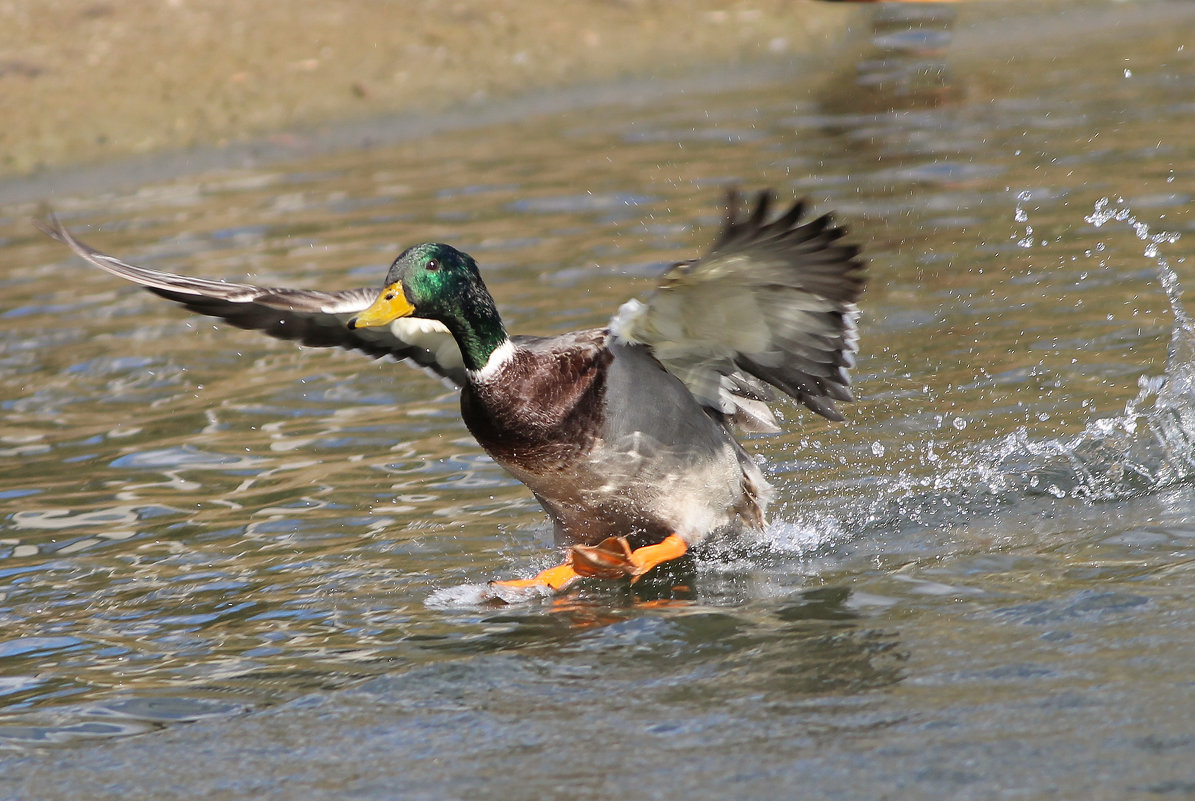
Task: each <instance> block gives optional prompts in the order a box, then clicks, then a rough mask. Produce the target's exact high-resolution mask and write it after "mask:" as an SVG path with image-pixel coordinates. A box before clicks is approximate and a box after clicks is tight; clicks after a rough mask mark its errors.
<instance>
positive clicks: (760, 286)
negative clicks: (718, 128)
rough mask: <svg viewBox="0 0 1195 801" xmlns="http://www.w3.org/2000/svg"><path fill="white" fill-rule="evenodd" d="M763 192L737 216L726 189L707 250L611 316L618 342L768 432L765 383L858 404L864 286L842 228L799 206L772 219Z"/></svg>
mask: <svg viewBox="0 0 1195 801" xmlns="http://www.w3.org/2000/svg"><path fill="white" fill-rule="evenodd" d="M771 199H772V198H771V195H770V193H768V192H761V193H760V194H759V195H758V196H757V198H756V205H755V208H754V210H750V211H749V214H748V215H747V216H746V217H745V218H742V219H740V218H739V217H738V206H739V199H738V195H737V194H736V193H734V192H731V193H730V195H729V197H728V204H729V212H728V214H727V218H726V223H725V225H724V226H723V228H722V232H721V234H720V235H719V236H718V239H717V241H715V242H714V245H713V247H712V248H711V249H710V252H709V253H707V254H706V255H705V256H704V257H702V258H700V259H698V260H696V261H692V262H686V263H682V264H677V265H675V266H673V267H672V268H671V269H670V270H669V271H668V272H667V273H666V274H665V276H664V281H663V283H662V284H661V286H660V287H659V288H657V289H656V290H655V291H654V292H652V293H651V294H650V295H649V296H648V297H647V298H646V299H645V300H644V301H642V302H641V301H638V300H631V301H628V302H627V303H625V304H623V306H622V308H621V309H619V311H618V314H616V315H615V316H614V319H613V320H612V321H611V323H610V329H611V332H612V334H613V335H614V337H615V338H617V339H620V340H622V341H625V342H628V343H633V344H640V345H643V346H646V347H648V348H651V350H652V352H653V354H654V355H655V357H656V359H658V360H659V361H660V363H661V364H663V365H664V367H665V369H667V370H668V371H669V372H670V373H672V374H673V375H675V376H676V377H677V378H679V379H680V380H681V381H683V382H684V383H685V385H686V386H688V387H689V390H690V391H691V392H692V393H693V394H694V396H696V397H697V399H698V400H699V401H700V402H701V403H703V404H705V405H706V406H708V407H710V408H713V409H717V410H719V411H721V412H723V413H724V414H727V415H729V416H730V417H731V419H733V420H734V421H735V422H737V423H739V424H740V425H742V426H743V427H744V428H746V429H747V430H753V431H769V430H770V431H775V430H776V425H775V420H774V419H773V418H772V415H771V412H770V411H769V410H768V408H767V405H766V404H767V403H768V402H769V401H771V400H773V399H774V395H773V393H772V392H771V391H770V389H769V387H775V388H777V389H779V390H781V391H782V392H784V393H785V394H787V395H790V396H792V397H793V398H795V399H796V400H798V401H800V402H801V403H803V404H805V405H806V406H808V407H809V408H810V409H812V410H813V411H815V412H817V413H818V414H820V415H822V416H823V417H827V418H829V419H831V420H841V419H843V418H842V413H841V412H839V411H838V408H837V407H836V406H835V404H834V402H835V401H851V400H854V398H853V396H852V395H851V391H850V377H849V376H848V374H847V370H848V369H850V368H851V367H853V366H854V365H855V354H856V353H857V351H858V331H857V328H856V326H855V321H856V319H857V317H858V314H859V310H858V307H856V305H855V301H857V300H858V298H859V295H860V293H861V292H862V291H863V285H864V278H863V262H862V261H861V260H860V259H859V248H857V247H855V246H853V245H845V244H842V243H840V242H839V240H840V239H841V238H842V236H843V235H844V234H845V233H846V231H845V229H843V228H841V227H839V226H837V225H835V224H834V223H833V221H832V220H831V219H830V217H829V215H825V216H822V217H818V218H817V219H814V220H810V221H807V222H802V216H803V215H804V211H805V206H804V203H802V202H797V203H794V204H793V205H792V206H791V207H789V208H788V209H787V210H786V211H784V212H783V213H782V214H780V215H779V216H778V217H776V218H775V219H773V220H770V221H769V219H768V218H769V216H770V214H769V212H770V208H771Z"/></svg>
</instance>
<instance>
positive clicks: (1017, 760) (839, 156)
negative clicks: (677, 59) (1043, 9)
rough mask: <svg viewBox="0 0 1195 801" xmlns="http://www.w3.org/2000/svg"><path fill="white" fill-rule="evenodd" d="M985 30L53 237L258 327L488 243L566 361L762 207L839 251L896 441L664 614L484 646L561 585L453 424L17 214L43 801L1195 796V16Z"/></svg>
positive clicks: (489, 270)
mask: <svg viewBox="0 0 1195 801" xmlns="http://www.w3.org/2000/svg"><path fill="white" fill-rule="evenodd" d="M1092 19H1098V20H1099V21H1100V22H1099V24H1096V23H1093V22H1092V21H1091V20H1092ZM960 20H961V21H960V23H959V24H958V25H956V30H955V32H954V36H953V39H951V38H949V36H948V35H947V38H945V39H943V36H944V34H943V33H942V27H941V25H940V21H939V22H935V23H934V25H935V26H936V27H932V29H931V30H930V31H929V33H927V34H926V35H925V36H923V37H920V38H919V37H918V36H917V35H915V34H900V33H899V31H898V32H897V33H893V31H894V30H895V29H896V28H899V26H896V28H894V27H893V23H892V21H891V20H888V19H885V20H884V21H883V26H882V28H877V38H876V41H877V42H878V43H879V44H880V45H883V46H885V47H889V48H892V47H895V49H896V50H898V51H899V53H897V54H896V55H893V53H892V52H887V53H881V54H879V55H877V54H876V53H874V52H871V51H868V52H865V53H863V54H862V55H861V56H860V58H859V61H858V67H856V66H855V65H854V64H853V63H849V64H846V65H844V66H842V68H841V70H838V69H837V68H835V70H830V69H829V68H826V69H825V71H824V72H822V73H818V74H811V73H809V72H805V73H802V74H801V75H793V76H792V77H791V78H790V79H789V80H782V81H774V82H769V83H766V84H762V85H754V86H742V87H741V88H739V89H737V90H723V91H720V92H716V93H704V92H700V91H687V92H684V93H678V94H673V95H668V96H666V97H663V98H658V99H656V100H654V101H652V102H651V103H648V104H627V105H612V106H604V107H600V108H593V109H576V110H573V111H570V112H567V113H563V114H558V115H549V116H541V117H532V118H529V119H526V120H523V121H520V122H517V123H511V124H504V125H498V126H491V127H485V128H478V129H473V130H467V131H455V132H453V131H446V132H443V133H441V134H439V135H434V136H428V137H426V138H420V139H414V140H410V141H406V142H402V143H399V144H394V145H388V146H384V147H381V146H379V147H377V148H375V149H373V150H371V151H368V152H352V153H346V154H343V155H337V156H328V157H319V158H316V159H312V160H309V161H307V162H305V163H301V164H300V163H294V162H290V163H279V164H277V165H272V166H262V167H258V168H245V169H237V170H228V171H223V172H211V173H204V174H199V175H190V176H187V177H185V178H182V179H178V180H172V181H163V182H160V183H155V184H150V185H146V186H143V187H140V188H138V189H136V190H134V191H128V192H124V191H121V192H111V193H107V194H99V195H88V196H85V197H83V196H80V197H66V198H55V199H54V202H55V205H56V207H57V209H58V210H59V213H60V215H61V216H62V217H63V219H64V220H65V221H66V222H67V223H68V224H69V225H70V226H71V227H72V228H73V229H75V230H77V231H79V232H80V233H81V234H82V235H83V236H84V238H85V239H86V240H88V241H89V242H91V243H92V244H94V245H95V246H97V247H100V248H101V249H104V250H106V251H108V252H112V253H115V254H119V255H122V256H124V257H126V258H129V259H130V260H132V261H135V262H139V263H143V264H149V265H153V266H157V267H160V268H163V269H168V270H175V271H179V272H190V273H194V274H200V275H205V276H212V277H226V278H229V279H234V280H239V279H244V278H249V279H250V280H252V281H254V282H256V283H279V284H287V285H292V286H311V287H321V288H336V287H344V286H357V285H373V284H376V283H378V281H379V280H380V279H381V277H382V274H383V273H384V271H385V266H386V265H387V264H388V262H389V261H390V259H391V258H392V257H393V255H394V254H395V253H396V252H397V250H398V249H399V248H400V247H402V246H404V245H408V244H412V243H414V242H416V241H429V240H442V241H450V242H452V243H454V244H456V245H457V246H459V247H461V248H462V249H464V250H467V251H469V252H470V253H472V254H474V255H475V256H476V257H477V258H478V260H479V261H480V262H481V264H482V266H483V270H485V272H486V276H487V281H488V283H489V285H490V287H491V289H492V290H493V291H494V294H495V295H496V297H497V300H498V302H499V305H500V307H501V308H502V309H503V310H504V313H505V315H506V317H507V321H508V324H509V325H510V327H511V328H512V330H516V331H520V332H527V333H552V332H559V331H565V330H569V329H572V328H576V327H579V326H586V325H596V324H601V323H602V322H603V321H604V320H605V319H607V318H608V316H609V315H610V314H611V313H612V312H613V311H614V310H615V309H616V308H617V306H618V305H619V304H620V303H621V302H622V301H623V300H625V299H626V298H628V297H630V296H632V295H634V294H635V293H638V292H642V291H645V290H646V289H647V288H649V287H650V286H651V281H652V277H653V276H655V275H657V274H658V273H659V272H660V270H661V269H662V268H663V266H664V265H665V264H666V263H667V262H669V261H671V260H673V259H676V258H684V257H688V256H691V255H692V254H693V253H695V252H696V251H698V250H699V249H700V248H701V247H703V246H704V245H705V244H707V243H708V241H709V240H710V238H711V236H712V235H713V233H714V231H715V228H716V226H717V224H718V221H719V215H720V212H719V210H718V208H717V202H718V201H719V199H720V195H721V192H722V189H723V188H724V187H725V186H726V185H729V184H732V183H735V184H740V185H742V186H744V187H747V188H751V187H757V186H765V185H771V186H775V187H778V188H779V189H780V190H781V192H783V193H788V192H791V193H794V194H800V195H808V196H810V197H811V198H813V200H814V201H815V203H816V206H817V207H818V208H819V209H823V210H829V209H834V210H836V211H837V213H838V215H839V217H840V218H841V219H842V220H843V221H845V222H846V223H847V224H848V225H849V226H850V227H851V229H852V232H853V234H852V235H853V236H854V238H855V239H857V240H858V241H860V242H861V243H862V244H864V246H865V248H866V252H867V254H868V256H869V258H870V265H871V266H870V270H871V284H870V286H869V288H868V292H867V294H866V296H865V299H864V303H863V311H864V317H863V320H862V331H863V339H862V348H863V356H862V359H861V361H860V365H859V369H858V370H857V371H856V373H855V377H856V386H857V388H858V393H859V395H860V401H859V402H858V403H857V404H854V405H853V406H851V407H850V408H849V409H848V410H847V413H848V416H849V418H850V419H849V421H848V422H847V423H845V424H831V423H827V422H825V421H823V420H821V419H814V418H813V417H812V416H811V415H809V414H807V413H805V412H803V411H800V410H797V409H796V408H788V409H785V410H784V416H785V418H786V429H787V431H786V433H784V434H782V435H778V436H774V437H761V438H754V439H751V440H750V443H749V447H750V449H751V450H753V451H754V452H755V453H756V454H758V456H759V457H760V458H761V459H762V460H763V461H764V462H765V463H766V464H767V469H768V471H769V473H770V475H771V476H772V479H773V482H774V483H775V484H776V485H777V487H778V490H779V497H778V500H777V503H776V506H775V508H774V512H773V518H774V520H773V523H772V525H771V527H770V528H769V530H768V534H767V536H766V537H765V538H763V539H762V541H760V542H757V543H752V544H750V546H749V547H745V548H742V549H740V550H736V551H733V552H727V553H711V554H708V555H706V556H705V557H703V558H702V559H699V560H697V561H696V562H695V563H694V564H692V565H691V566H689V567H687V568H677V569H674V570H673V571H672V572H671V573H669V574H667V575H664V576H660V577H657V578H655V579H652V580H648V581H645V582H642V583H641V584H639V585H636V587H635V588H634V589H633V590H630V589H628V588H626V587H624V586H612V585H600V584H599V585H595V586H586V587H584V588H582V589H581V590H580V591H579V592H577V593H574V594H571V595H569V596H567V597H565V598H563V599H560V600H558V601H556V602H550V603H548V602H545V603H542V604H532V605H527V606H513V607H508V608H505V609H500V610H496V609H493V608H486V607H481V606H477V605H474V604H473V603H471V601H470V599H471V598H472V597H473V596H472V588H474V587H476V586H477V585H478V584H481V583H483V582H485V581H487V580H488V579H491V578H495V577H513V576H521V575H529V574H531V573H532V572H533V571H535V570H537V569H539V568H542V567H544V566H546V565H547V564H549V563H550V562H551V561H553V557H554V554H553V553H552V550H551V546H550V531H549V529H548V526H547V525H546V522H545V520H544V517H543V514H542V513H541V511H540V510H539V508H538V506H537V505H536V504H535V503H534V501H533V500H532V499H531V498H530V497H529V494H528V493H527V492H526V490H525V489H523V488H522V487H521V486H520V485H518V484H517V483H516V482H514V481H513V480H512V479H510V478H508V477H507V476H506V475H504V474H503V473H502V471H501V470H499V469H498V468H496V467H495V466H494V465H493V464H492V463H491V462H490V461H489V460H488V459H487V458H485V457H484V456H482V455H481V454H480V452H479V450H478V448H477V447H476V445H475V444H474V443H473V442H472V440H471V439H470V438H469V436H468V434H467V432H466V431H465V429H464V427H463V425H462V424H461V422H460V420H459V416H458V412H457V405H456V398H455V395H454V393H452V392H450V391H448V390H446V389H445V388H444V387H443V386H442V385H440V384H439V383H437V382H436V381H434V380H433V379H431V378H428V377H426V376H424V375H422V374H420V373H419V372H418V371H416V370H412V369H409V368H406V367H403V366H395V365H392V364H384V363H371V362H369V361H367V360H363V359H361V358H359V357H354V356H353V355H349V354H341V353H330V352H320V351H315V350H301V349H298V348H295V347H293V346H291V345H288V344H283V343H275V342H271V341H269V340H267V339H265V338H263V337H259V336H256V335H252V334H249V333H246V332H242V331H238V330H235V329H231V328H228V327H225V326H220V325H213V323H212V322H211V321H209V320H206V319H199V318H195V317H192V316H188V314H187V313H185V312H182V311H180V310H178V309H176V308H173V307H172V306H170V305H169V304H167V303H165V302H163V301H162V300H160V299H158V298H156V297H153V296H151V295H149V294H147V293H143V292H139V291H137V290H135V289H134V288H132V287H130V286H127V285H124V284H122V283H120V282H119V281H117V280H116V279H114V278H112V277H111V276H108V275H105V274H101V273H99V272H97V271H94V270H89V269H88V268H86V267H85V266H84V265H82V264H80V263H79V262H77V261H75V260H73V259H72V258H71V257H69V256H68V254H67V253H66V252H65V251H64V250H63V249H62V248H61V247H59V246H56V245H55V244H54V243H51V242H48V241H47V240H45V239H44V238H41V237H40V236H39V235H38V234H36V232H34V231H33V230H32V229H31V227H30V226H29V225H28V222H27V218H28V216H29V215H30V214H31V213H32V212H33V208H32V207H31V206H8V207H2V208H0V243H2V245H3V248H4V252H5V264H6V269H5V271H4V273H3V275H2V276H0V282H2V285H3V289H4V294H3V300H2V301H0V387H2V389H0V454H2V457H3V458H2V460H0V519H2V521H3V524H2V528H0V598H2V602H0V753H5V754H6V755H4V756H0V797H15V798H69V797H88V798H100V797H116V796H120V797H125V798H129V797H153V798H175V797H178V798H190V797H197V796H199V795H208V796H212V797H225V798H248V797H254V798H259V797H268V798H314V797H336V798H342V797H362V798H390V797H402V798H458V797H470V798H481V797H485V798H521V797H531V796H534V797H540V798H555V797H564V796H568V797H570V798H581V797H584V798H588V797H598V796H602V797H605V796H609V795H611V794H615V793H617V794H621V795H624V796H628V797H660V798H673V797H678V796H681V795H683V796H687V797H692V798H725V797H740V798H776V797H782V796H784V797H787V796H789V795H792V794H793V793H797V792H801V793H802V794H808V796H809V797H830V796H831V795H832V794H833V795H838V796H841V797H851V798H853V797H860V798H862V797H876V798H878V797H891V798H922V797H924V798H947V797H949V798H990V797H993V796H996V795H998V794H1000V792H1003V793H1005V794H1007V795H1009V796H1014V797H1024V798H1117V799H1119V798H1129V797H1149V796H1152V795H1170V796H1175V795H1177V796H1185V795H1190V794H1192V793H1195V772H1193V771H1192V769H1191V767H1190V760H1189V755H1190V753H1191V749H1192V747H1193V745H1195V723H1193V722H1192V720H1195V717H1193V716H1192V715H1191V709H1192V704H1193V702H1195V685H1193V684H1192V681H1191V670H1190V666H1191V664H1192V663H1193V660H1195V615H1193V614H1192V606H1191V603H1190V600H1189V599H1190V596H1191V594H1192V591H1195V491H1193V488H1192V483H1191V477H1192V474H1193V472H1195V449H1193V447H1192V443H1193V438H1195V389H1193V387H1195V350H1193V348H1195V338H1193V332H1192V325H1191V320H1190V318H1188V317H1187V316H1186V313H1185V312H1184V311H1183V308H1182V284H1184V283H1185V284H1191V283H1192V282H1193V281H1195V277H1193V276H1192V274H1191V272H1190V268H1189V265H1187V263H1186V259H1185V257H1184V253H1185V251H1186V245H1187V243H1188V241H1189V239H1190V232H1191V228H1192V224H1193V223H1192V215H1191V191H1192V190H1191V186H1192V184H1191V176H1192V175H1193V174H1195V158H1193V153H1192V149H1191V145H1190V130H1191V124H1192V119H1193V117H1195V103H1192V101H1191V98H1192V97H1195V64H1193V63H1192V51H1191V48H1190V47H1189V46H1188V45H1187V42H1186V40H1187V39H1188V38H1189V37H1188V36H1187V35H1186V31H1189V30H1190V29H1191V23H1192V22H1195V16H1193V13H1192V12H1191V11H1189V10H1188V6H1186V5H1184V4H1178V3H1169V4H1168V3H1138V4H1120V5H1112V6H1104V5H1102V4H1093V5H1092V6H1090V7H1088V8H1087V9H1086V11H1083V10H1080V11H1078V12H1071V14H1070V16H1067V15H1063V16H1062V17H1061V18H1056V17H1046V18H1044V19H1039V20H1029V21H1028V22H1026V21H1025V20H1024V19H1022V18H1020V17H1009V18H1008V19H1006V20H1002V21H991V20H989V21H988V22H985V23H980V24H978V26H977V27H975V28H971V27H968V26H967V25H964V24H962V22H965V20H966V14H964V13H963V12H960ZM906 22H907V21H906ZM916 24H918V23H916V22H914V24H913V27H914V28H916ZM1126 31H1127V32H1128V33H1126ZM1130 33H1131V35H1130ZM1071 34H1074V35H1075V37H1076V42H1077V43H1076V44H1075V45H1073V46H1072V45H1067V44H1065V42H1066V41H1067V40H1068V36H1070V35H1071ZM918 42H920V43H921V45H918ZM901 59H905V60H904V61H901ZM909 59H912V60H911V61H910V60H909ZM877 75H879V76H881V77H880V78H877V77H876V76H877ZM892 75H897V76H898V78H897V79H892V78H891V77H890V76H892ZM902 75H903V77H900V76H902ZM883 76H889V77H883ZM910 76H912V77H910ZM927 76H928V77H927ZM893 80H897V83H896V84H893V83H892V81H893ZM811 86H812V87H815V88H814V89H810V88H809V87H811ZM853 86H858V87H860V88H858V89H857V90H853V89H850V87H853ZM894 86H895V87H896V89H899V90H900V91H896V90H895V89H894ZM877 88H878V89H879V90H882V91H874V90H877ZM869 92H874V93H873V94H869ZM889 102H893V103H895V105H896V107H895V108H884V107H883V106H884V104H885V103H889ZM180 723H189V724H190V725H172V724H180ZM137 733H143V734H145V735H146V736H142V737H132V738H128V737H120V736H118V735H127V734H137ZM146 765H149V766H151V767H150V768H149V769H146Z"/></svg>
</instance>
